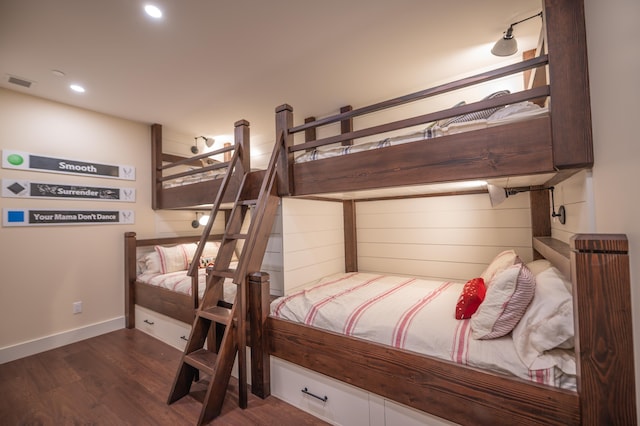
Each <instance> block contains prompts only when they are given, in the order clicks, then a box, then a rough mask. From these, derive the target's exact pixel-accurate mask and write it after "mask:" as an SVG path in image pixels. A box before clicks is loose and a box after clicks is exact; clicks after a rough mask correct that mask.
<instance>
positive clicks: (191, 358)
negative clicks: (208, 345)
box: [184, 349, 218, 376]
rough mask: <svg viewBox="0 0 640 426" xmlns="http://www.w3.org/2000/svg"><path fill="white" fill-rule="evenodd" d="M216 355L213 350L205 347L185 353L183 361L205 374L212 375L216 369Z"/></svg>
mask: <svg viewBox="0 0 640 426" xmlns="http://www.w3.org/2000/svg"><path fill="white" fill-rule="evenodd" d="M217 357H218V354H217V353H215V352H211V351H208V350H206V349H198V350H197V351H195V352H192V353H190V354H188V355H185V356H184V362H186V363H187V364H189V365H190V366H192V367H194V368H197V369H198V370H200V371H202V372H203V373H205V374H208V375H210V376H213V374H214V373H215V371H216V368H215V365H216V359H217Z"/></svg>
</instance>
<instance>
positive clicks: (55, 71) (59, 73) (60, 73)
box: [51, 70, 64, 77]
mask: <svg viewBox="0 0 640 426" xmlns="http://www.w3.org/2000/svg"><path fill="white" fill-rule="evenodd" d="M51 74H53V75H55V76H56V77H64V72H62V71H60V70H51Z"/></svg>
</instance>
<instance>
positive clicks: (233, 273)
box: [211, 269, 236, 278]
mask: <svg viewBox="0 0 640 426" xmlns="http://www.w3.org/2000/svg"><path fill="white" fill-rule="evenodd" d="M211 275H215V276H216V277H224V278H235V276H236V270H235V269H225V270H224V271H216V270H213V271H211Z"/></svg>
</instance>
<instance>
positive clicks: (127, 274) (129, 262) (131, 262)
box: [124, 232, 136, 328]
mask: <svg viewBox="0 0 640 426" xmlns="http://www.w3.org/2000/svg"><path fill="white" fill-rule="evenodd" d="M124 254H125V256H124V306H125V309H124V325H125V327H127V328H133V327H134V326H135V324H136V310H135V306H136V299H135V297H136V293H135V288H134V286H133V285H132V280H133V281H134V282H135V279H136V233H135V232H125V234H124Z"/></svg>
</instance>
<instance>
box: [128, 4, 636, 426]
mask: <svg viewBox="0 0 640 426" xmlns="http://www.w3.org/2000/svg"><path fill="white" fill-rule="evenodd" d="M543 21H544V25H545V27H546V31H545V37H544V43H543V45H541V47H540V49H539V55H537V56H536V57H534V58H532V59H527V60H524V61H522V62H520V63H517V64H514V65H509V66H506V67H502V68H500V69H497V70H493V71H488V72H484V73H482V74H479V75H476V76H473V77H469V78H465V79H462V80H459V81H456V82H453V83H449V84H444V85H441V86H438V87H434V88H431V89H426V90H423V91H420V92H417V93H414V94H411V95H407V96H402V97H399V98H395V99H391V100H389V101H384V102H380V103H377V104H374V105H370V106H367V107H360V108H356V109H351V108H344V109H343V110H342V111H341V112H340V113H339V114H336V115H333V116H330V117H325V118H320V119H310V120H306V122H305V123H304V124H300V125H295V126H294V117H293V108H292V107H291V106H289V105H286V104H285V105H282V106H280V107H278V108H276V146H275V149H276V150H279V170H278V190H279V194H280V195H281V196H298V197H319V196H320V197H322V196H324V195H326V194H332V193H341V192H351V191H363V190H369V189H377V188H389V187H401V186H408V185H423V184H432V183H440V182H449V181H460V180H469V179H488V178H502V177H510V176H538V175H546V174H549V173H551V174H553V176H554V177H552V178H551V179H549V180H547V181H546V182H545V186H549V185H553V184H555V183H557V182H561V181H562V180H564V179H566V178H567V177H568V176H570V175H571V174H573V173H575V172H576V171H578V170H581V169H588V168H590V167H591V166H592V165H593V148H592V140H591V117H590V101H589V84H588V75H587V57H586V36H585V28H584V9H583V4H582V2H574V1H568V0H544V1H543ZM525 71H531V72H532V73H536V74H537V75H544V76H546V77H548V78H543V79H542V80H544V81H543V83H542V84H540V83H536V84H533V85H529V86H527V88H526V89H525V90H523V91H521V92H517V93H508V94H503V95H502V96H499V97H489V98H487V99H483V100H479V101H474V102H472V103H469V104H465V105H458V106H455V107H453V108H449V109H446V110H441V111H435V112H427V113H423V114H421V115H418V116H414V117H409V118H404V119H400V120H395V121H391V122H386V123H381V124H376V125H373V126H371V127H367V128H362V129H358V130H354V126H353V123H354V119H356V118H359V117H363V116H366V115H368V114H374V115H375V114H376V113H378V112H380V111H383V110H386V109H389V108H394V107H397V106H401V105H406V104H408V103H410V102H415V101H420V100H423V99H426V98H429V97H433V96H437V95H440V94H443V93H450V92H451V91H454V90H458V89H461V88H465V87H468V86H470V85H474V84H481V83H485V82H488V81H492V80H495V79H498V78H501V77H503V76H505V75H510V74H514V73H521V72H525ZM531 81H536V82H539V81H540V79H538V78H531ZM540 99H543V102H539V100H540ZM523 102H535V103H543V104H544V105H546V106H547V110H546V111H545V112H544V113H540V114H534V116H532V117H528V118H526V119H522V120H516V121H509V122H502V123H499V124H500V125H491V124H488V123H485V124H484V125H483V126H481V127H482V128H476V127H472V128H471V129H470V130H469V131H466V132H461V133H457V132H451V131H449V126H444V125H442V123H444V122H446V121H447V120H449V119H452V118H457V117H462V116H472V115H473V114H475V113H479V112H486V111H487V110H495V109H500V108H504V107H506V106H508V105H514V104H519V103H523ZM434 123H435V124H436V126H437V127H440V129H438V128H434V126H433V124H434ZM334 124H340V128H341V131H340V133H339V134H337V135H334V136H328V137H323V138H322V139H316V137H315V135H316V129H320V128H322V127H323V126H331V125H334ZM244 127H245V126H244V125H243V124H242V123H240V125H239V126H237V127H236V132H238V131H240V132H242V131H243V129H244ZM444 128H446V130H444ZM239 129H240V130H239ZM416 129H419V131H421V132H422V133H423V134H425V133H431V130H435V136H437V137H434V138H430V139H425V138H423V137H420V138H417V139H419V140H417V141H405V140H404V136H402V138H403V140H402V143H393V142H394V141H390V143H386V141H388V140H389V139H393V138H395V137H396V135H397V134H398V132H401V131H403V130H410V131H411V132H412V133H411V135H413V133H415V132H416ZM427 129H429V132H427ZM438 131H440V132H441V133H438ZM236 134H237V133H236ZM297 134H304V135H305V142H304V143H299V144H295V143H294V141H295V136H296V135H297ZM390 135H391V136H390ZM374 138H378V139H377V140H376V139H374ZM152 139H153V141H154V144H153V147H154V148H153V170H154V176H155V179H154V182H155V183H154V185H155V188H154V189H155V191H154V201H153V203H154V204H153V205H154V208H185V207H188V206H193V205H202V204H208V203H210V202H211V200H213V199H214V198H215V194H216V190H217V189H216V186H215V183H214V184H211V182H207V183H203V182H200V183H191V184H188V185H185V186H181V187H173V188H169V187H166V186H165V185H163V181H164V180H166V179H167V178H166V176H163V175H162V171H163V170H165V168H164V165H163V156H162V150H161V139H162V137H161V127H160V126H157V125H156V126H155V127H153V128H152ZM371 139H373V140H376V142H374V143H373V145H379V146H380V148H379V149H359V148H355V149H353V148H351V149H346V150H345V151H351V153H349V154H348V155H343V156H324V155H316V154H317V153H318V152H319V151H316V154H310V155H309V153H310V152H313V151H312V150H324V149H328V148H325V147H326V146H328V145H331V144H341V145H342V146H346V147H358V146H359V145H360V142H361V141H363V140H365V141H366V143H369V142H368V141H369V140H371ZM408 139H415V138H414V137H413V136H409V138H408ZM245 141H246V142H245V143H243V146H244V145H246V147H244V148H243V149H244V150H245V152H247V153H248V137H247V138H246V139H245ZM378 141H382V142H383V143H379V142H378ZM404 142H407V143H404ZM303 155H307V157H312V158H311V160H312V161H296V158H299V157H302V156H303ZM313 158H316V159H313ZM245 160H246V161H248V155H247V156H246V158H245ZM249 177H250V179H254V180H255V181H256V182H259V181H260V180H261V172H252V173H250V174H249ZM214 182H215V181H214ZM255 187H256V188H257V185H256V186H255ZM250 188H251V186H250ZM250 192H251V193H250ZM253 192H255V191H250V190H248V191H246V193H244V194H243V197H245V198H247V199H251V198H255V193H253ZM531 196H532V203H531V204H532V228H533V235H534V240H533V242H532V246H533V248H534V250H535V253H536V255H537V256H538V257H541V258H542V257H544V258H547V259H549V260H550V261H551V262H552V263H553V264H554V265H556V266H557V267H558V269H560V270H562V271H565V273H566V274H567V272H566V271H570V272H569V273H568V274H567V275H569V276H570V277H571V288H572V296H573V307H574V319H575V337H574V338H575V361H576V370H577V371H576V378H577V382H576V389H577V390H576V391H572V390H566V389H559V388H556V387H551V386H545V385H540V384H537V383H532V382H530V381H527V380H523V379H520V378H514V377H509V376H506V375H502V374H496V373H491V372H487V371H482V370H479V369H477V368H473V367H469V366H465V365H458V364H455V363H452V362H450V361H443V360H438V359H436V358H433V357H431V356H427V355H421V354H418V353H415V352H411V351H407V350H403V349H397V348H394V347H391V346H387V345H381V344H377V343H374V342H370V341H367V340H363V339H360V338H357V337H352V336H345V335H342V334H339V333H335V332H332V331H327V330H323V329H320V328H315V327H310V326H307V325H304V324H299V323H296V322H293V321H290V320H285V319H279V318H276V317H274V316H270V315H269V309H268V304H269V296H268V294H266V293H265V292H262V293H259V292H258V291H256V289H257V287H258V286H255V285H254V286H251V285H250V291H249V294H250V298H251V299H252V300H253V301H254V303H249V310H250V311H249V319H250V328H251V332H252V337H251V346H252V370H253V366H259V369H260V371H259V373H260V374H254V371H252V391H253V392H254V393H257V394H259V395H261V396H263V397H264V396H267V395H269V393H270V383H269V380H270V379H269V374H268V369H269V356H270V355H273V356H275V357H278V358H280V359H283V360H287V361H290V362H292V363H294V364H297V365H300V366H303V367H305V368H308V369H310V370H313V371H317V372H319V373H321V374H324V375H326V376H329V377H333V378H336V379H338V380H341V381H344V382H346V383H349V384H352V385H355V386H357V387H359V388H362V389H365V390H367V391H370V392H372V393H375V394H377V395H380V396H383V397H385V398H388V399H390V400H393V401H397V402H399V403H401V404H405V405H407V406H410V407H414V408H417V409H419V410H422V411H425V412H429V413H432V414H434V415H436V416H439V417H442V418H445V419H448V420H451V421H454V422H457V423H461V424H492V425H494V424H559V425H560V424H561V425H568V424H594V425H595V424H635V423H636V407H635V384H634V373H633V371H634V366H633V344H632V332H631V306H630V277H629V257H628V244H627V241H626V237H625V236H623V235H576V236H574V237H573V238H572V240H571V244H570V245H566V244H562V243H560V242H559V241H557V240H554V239H553V238H551V237H550V235H551V230H550V223H549V214H548V213H549V211H550V208H549V200H548V197H547V198H546V200H545V198H544V195H542V196H541V195H540V194H538V195H534V194H533V193H532V195H531ZM344 205H345V226H346V227H347V228H348V229H345V236H346V237H345V251H346V257H347V259H346V261H345V264H346V265H347V266H346V270H347V272H355V271H357V254H356V253H355V247H356V242H355V238H354V237H355V219H354V216H355V215H354V208H353V203H352V202H351V201H346V202H345V203H344ZM349 237H351V238H349ZM131 268H133V266H131V265H129V266H128V269H131ZM267 280H268V277H267V276H266V275H264V274H262V275H260V274H254V280H253V282H254V283H260V284H261V288H268V285H266V286H265V281H267ZM128 294H129V293H128ZM128 297H130V298H131V297H132V296H131V295H129V296H128ZM256 301H257V302H256Z"/></svg>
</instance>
